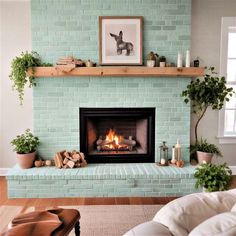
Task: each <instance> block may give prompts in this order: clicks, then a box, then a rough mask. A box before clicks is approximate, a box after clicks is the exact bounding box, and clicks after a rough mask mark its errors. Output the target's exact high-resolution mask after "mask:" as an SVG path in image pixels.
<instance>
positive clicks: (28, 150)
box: [11, 129, 39, 169]
mask: <svg viewBox="0 0 236 236" xmlns="http://www.w3.org/2000/svg"><path fill="white" fill-rule="evenodd" d="M11 144H12V146H14V151H16V153H17V160H18V163H19V165H20V167H21V168H22V169H27V168H31V167H32V166H33V163H34V160H35V156H36V149H37V147H38V145H39V139H38V137H35V136H34V135H33V134H32V133H31V132H30V129H27V130H26V131H25V133H24V134H21V135H17V136H16V138H14V139H13V140H12V141H11Z"/></svg>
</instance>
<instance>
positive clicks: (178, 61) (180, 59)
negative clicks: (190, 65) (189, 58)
mask: <svg viewBox="0 0 236 236" xmlns="http://www.w3.org/2000/svg"><path fill="white" fill-rule="evenodd" d="M182 66H183V59H182V54H181V53H180V52H178V57H177V67H182Z"/></svg>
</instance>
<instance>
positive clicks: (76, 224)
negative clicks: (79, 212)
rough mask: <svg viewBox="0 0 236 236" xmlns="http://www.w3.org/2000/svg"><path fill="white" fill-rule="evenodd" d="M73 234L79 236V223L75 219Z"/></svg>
mask: <svg viewBox="0 0 236 236" xmlns="http://www.w3.org/2000/svg"><path fill="white" fill-rule="evenodd" d="M75 236H80V223H79V221H77V222H76V223H75Z"/></svg>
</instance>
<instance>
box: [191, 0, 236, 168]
mask: <svg viewBox="0 0 236 236" xmlns="http://www.w3.org/2000/svg"><path fill="white" fill-rule="evenodd" d="M223 16H236V0H192V35H191V36H192V41H191V54H192V55H191V56H192V59H194V58H196V57H197V56H199V57H200V58H201V61H200V64H201V65H202V66H215V68H216V71H217V72H219V68H220V37H221V17H223ZM192 124H194V122H192ZM199 134H200V135H199V136H203V137H204V138H207V139H208V140H209V142H212V143H215V144H217V145H218V146H219V147H220V149H221V151H222V152H223V155H224V158H223V159H222V160H221V161H223V162H227V163H228V164H229V165H236V144H224V145H219V140H218V139H217V138H216V137H217V135H218V111H212V110H208V111H207V113H206V116H205V117H204V118H203V120H202V121H201V123H200V125H199ZM191 138H192V140H194V130H193V125H192V130H191Z"/></svg>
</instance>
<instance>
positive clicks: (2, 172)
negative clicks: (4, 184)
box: [0, 168, 11, 176]
mask: <svg viewBox="0 0 236 236" xmlns="http://www.w3.org/2000/svg"><path fill="white" fill-rule="evenodd" d="M10 169H11V168H0V176H6V175H7V172H8V171H9V170H10Z"/></svg>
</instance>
